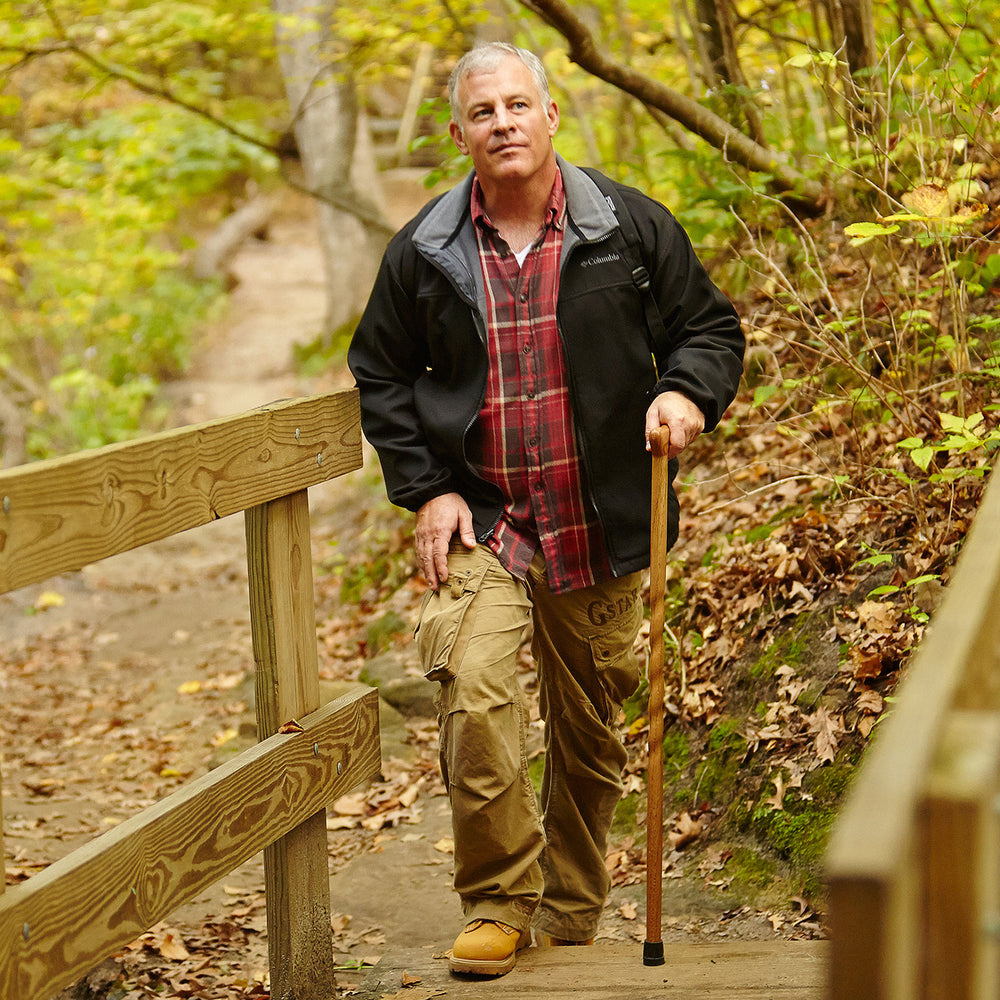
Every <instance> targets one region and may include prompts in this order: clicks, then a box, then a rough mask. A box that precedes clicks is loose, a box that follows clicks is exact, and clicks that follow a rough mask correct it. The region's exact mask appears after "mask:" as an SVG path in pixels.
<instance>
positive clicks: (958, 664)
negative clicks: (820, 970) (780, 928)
mask: <svg viewBox="0 0 1000 1000" xmlns="http://www.w3.org/2000/svg"><path fill="white" fill-rule="evenodd" d="M998 792H1000V482H991V484H990V485H989V487H988V489H987V492H986V495H985V497H984V499H983V502H982V504H981V506H980V509H979V513H978V514H977V516H976V520H975V523H974V525H973V528H972V531H971V532H970V533H969V537H968V539H967V540H966V542H965V545H964V548H963V551H962V554H961V557H960V558H959V561H958V564H957V566H956V570H955V574H954V576H953V578H952V580H951V582H950V583H949V585H948V588H947V592H946V596H945V600H944V603H943V604H942V606H941V608H940V609H939V610H938V612H937V614H936V615H935V617H934V620H933V622H932V625H931V628H930V630H929V631H928V633H927V637H926V639H925V641H924V643H923V644H922V646H921V648H920V650H919V651H918V653H917V654H916V656H915V657H914V659H913V661H912V662H911V664H910V666H909V668H908V672H907V676H906V678H905V680H904V681H903V683H902V684H901V685H900V688H899V691H898V703H897V704H896V705H895V707H894V709H893V711H892V714H891V716H890V717H889V718H888V719H887V720H886V721H885V723H883V724H882V726H880V727H879V731H878V732H877V734H876V739H875V745H874V746H873V747H872V749H871V750H870V751H869V753H868V756H867V758H866V760H865V762H864V765H863V766H862V768H861V773H860V774H859V775H858V778H857V781H856V784H855V787H854V788H853V790H852V792H851V794H850V796H849V798H848V801H847V803H846V805H845V807H844V809H843V811H842V814H841V816H840V818H839V820H838V823H837V825H836V827H835V829H834V834H833V838H832V841H831V844H830V849H829V852H828V855H827V875H828V883H829V887H830V933H831V938H832V941H831V956H830V961H831V964H830V984H829V988H830V997H831V998H832V1000H945V998H946V1000H972V998H977V1000H978V998H986V997H990V998H992V1000H995V998H996V997H997V996H998V995H1000V962H998V957H1000V947H998V946H1000V864H998V862H1000V828H998V819H1000V816H998V805H1000V799H998Z"/></svg>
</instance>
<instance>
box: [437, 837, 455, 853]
mask: <svg viewBox="0 0 1000 1000" xmlns="http://www.w3.org/2000/svg"><path fill="white" fill-rule="evenodd" d="M434 850H435V851H439V852H440V853H441V854H454V853H455V841H454V840H453V839H452V838H451V837H442V838H441V839H440V840H439V841H438V842H437V843H436V844H435V845H434Z"/></svg>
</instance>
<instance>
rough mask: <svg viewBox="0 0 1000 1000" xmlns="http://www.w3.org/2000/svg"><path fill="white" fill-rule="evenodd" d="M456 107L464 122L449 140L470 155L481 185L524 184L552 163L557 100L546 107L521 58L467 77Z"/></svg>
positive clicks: (454, 127)
mask: <svg viewBox="0 0 1000 1000" xmlns="http://www.w3.org/2000/svg"><path fill="white" fill-rule="evenodd" d="M458 106H459V117H460V119H461V121H459V122H452V123H451V125H450V126H449V128H450V131H451V137H452V138H453V139H454V140H455V145H456V146H458V148H459V149H460V150H461V151H462V152H463V153H466V154H467V155H469V156H471V157H472V164H473V166H474V167H475V168H476V173H477V174H478V175H479V179H480V183H491V182H492V183H496V184H500V183H505V182H515V183H516V182H523V181H526V180H529V179H530V178H532V177H533V176H534V175H535V174H537V173H538V171H540V170H541V169H543V168H544V167H545V166H546V165H547V164H548V162H549V160H550V159H552V160H554V157H555V153H554V151H553V149H552V137H553V136H554V135H555V134H556V129H558V127H559V109H558V108H557V107H556V104H555V101H550V102H549V105H548V107H546V106H545V105H544V104H543V103H542V98H541V95H540V94H539V93H538V87H537V85H536V84H535V78H534V77H533V76H532V75H531V70H529V69H528V67H527V66H525V65H524V63H523V62H521V60H520V59H518V58H517V56H513V55H511V56H507V57H505V58H504V59H503V60H502V61H501V62H500V63H498V64H497V67H496V69H494V70H487V71H482V72H478V73H470V74H469V75H467V76H465V77H463V78H462V80H461V82H460V83H459V85H458Z"/></svg>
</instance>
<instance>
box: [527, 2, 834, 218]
mask: <svg viewBox="0 0 1000 1000" xmlns="http://www.w3.org/2000/svg"><path fill="white" fill-rule="evenodd" d="M520 3H521V4H522V5H523V6H524V7H526V8H528V10H531V11H533V12H534V13H535V14H537V15H538V16H539V17H541V18H542V19H543V20H544V21H545V22H546V23H547V24H549V25H551V26H552V27H553V28H555V29H556V31H558V32H559V34H561V35H562V36H563V38H565V39H566V41H567V42H568V43H569V53H568V54H569V58H570V59H571V60H572V61H573V62H575V63H576V64H577V65H578V66H580V68H581V69H584V70H586V71H587V72H588V73H590V74H592V75H593V76H596V77H598V78H599V79H601V80H604V81H605V82H606V83H610V84H611V85H612V86H614V87H617V88H618V89H619V90H624V91H625V92H626V93H629V94H631V95H632V96H633V97H636V98H638V99H639V100H640V101H642V102H643V103H644V104H646V105H649V106H651V107H654V108H658V109H659V110H660V111H662V112H663V113H664V114H666V115H668V116H669V117H670V118H673V119H674V120H675V121H678V122H680V124H681V125H683V126H684V127H685V128H687V129H689V130H690V131H691V132H694V133H695V134H696V135H698V136H700V137H701V138H702V139H704V140H705V141H706V142H708V143H709V144H710V145H712V146H714V147H715V148H716V149H718V150H721V151H722V153H723V154H724V155H725V156H727V157H728V158H730V159H732V160H733V161H734V162H736V163H739V164H740V165H741V166H744V167H746V168H747V169H749V170H755V171H758V172H761V173H769V174H772V175H773V176H774V177H775V178H776V180H777V181H778V183H779V185H780V186H781V187H782V188H783V189H784V190H786V191H789V192H795V193H797V194H798V195H799V196H800V197H804V198H805V199H806V200H807V201H809V202H811V203H813V204H814V205H818V204H819V203H820V202H821V201H822V200H823V188H822V185H820V184H818V183H817V182H816V181H813V180H810V179H809V178H807V177H805V176H804V175H803V174H802V173H801V172H800V171H798V170H796V169H795V168H794V167H793V166H791V165H789V164H788V163H787V162H784V161H782V160H780V159H779V158H778V155H777V154H776V153H775V152H774V151H773V150H770V149H765V148H764V147H763V146H761V145H760V144H758V143H756V142H754V141H753V139H751V138H749V137H748V136H746V135H744V134H743V133H742V132H740V131H739V130H738V129H736V128H734V127H733V126H732V125H730V124H729V122H727V121H725V119H723V118H720V117H719V116H718V115H716V114H715V113H713V112H712V111H710V110H709V109H708V108H705V107H703V106H702V105H700V104H699V103H698V102H697V101H694V100H692V99H691V98H690V97H688V96H687V95H685V94H681V93H679V92H678V91H676V90H673V89H671V88H670V87H667V86H665V85H664V84H662V83H659V82H658V81H656V80H653V79H651V78H650V77H648V76H645V75H643V74H642V73H638V72H636V71H635V70H633V69H632V68H631V67H629V66H625V65H623V64H622V63H620V62H618V61H616V60H615V59H613V58H611V57H610V56H608V55H607V54H606V53H604V52H602V51H601V50H600V49H599V48H598V46H597V43H596V42H595V40H594V37H593V35H592V34H591V32H590V29H589V28H588V27H587V26H586V25H585V24H584V23H583V21H581V20H580V18H579V17H577V15H576V14H575V13H574V12H573V10H572V8H571V7H570V5H569V4H568V3H566V2H565V0H520Z"/></svg>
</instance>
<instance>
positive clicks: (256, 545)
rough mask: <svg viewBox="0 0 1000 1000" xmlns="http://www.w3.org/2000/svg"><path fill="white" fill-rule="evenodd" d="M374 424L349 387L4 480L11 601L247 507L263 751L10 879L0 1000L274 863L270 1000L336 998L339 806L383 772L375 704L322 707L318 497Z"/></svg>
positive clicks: (357, 462) (0, 506) (2, 577)
mask: <svg viewBox="0 0 1000 1000" xmlns="http://www.w3.org/2000/svg"><path fill="white" fill-rule="evenodd" d="M358 413H359V411H358V400H357V393H356V391H355V390H348V391H345V392H339V393H330V394H327V395H323V396H315V397H310V398H307V399H301V400H293V401H290V402H282V403H277V404H274V405H271V406H267V407H262V408H261V409H259V410H254V411H251V412H250V413H247V414H243V415H241V416H236V417H227V418H223V419H220V420H214V421H211V422H208V423H205V424H199V425H196V426H193V427H187V428H182V429H179V430H176V431H169V432H167V433H164V434H159V435H155V436H152V437H149V438H145V439H143V440H139V441H134V442H129V443H125V444H119V445H111V446H109V447H106V448H101V449H98V450H95V451H91V452H82V453H79V454H75V455H71V456H68V457H66V458H61V459H55V460H52V461H47V462H39V463H36V464H33V465H29V466H23V467H19V468H15V469H11V470H9V471H6V472H0V593H6V592H7V591H10V590H14V589H16V588H18V587H23V586H27V585H28V584H32V583H38V582H41V581H43V580H46V579H48V578H49V577H51V576H53V575H55V574H58V573H62V572H66V571H70V570H76V569H79V568H81V567H82V566H85V565H87V564H88V563H92V562H95V561H97V560H99V559H103V558H105V557H106V556H111V555H114V554H116V553H119V552H124V551H126V550H128V549H132V548H135V547H137V546H139V545H143V544H145V543H147V542H152V541H155V540H157V539H161V538H165V537H167V536H168V535H172V534H176V533H177V532H180V531H184V530H186V529H188V528H193V527H196V526H198V525H202V524H206V523H208V522H209V521H212V520H214V519H216V518H220V517H225V516H227V515H229V514H234V513H238V512H240V511H245V517H246V535H247V559H248V564H249V573H250V621H251V628H252V632H253V644H254V658H255V660H256V707H257V722H258V733H259V736H260V739H261V742H260V743H259V744H258V745H257V746H255V747H254V748H252V749H251V750H248V751H246V752H245V753H243V754H241V755H239V756H238V757H236V758H234V759H233V760H232V761H230V762H228V763H226V764H224V765H222V766H221V767H219V768H217V769H216V770H214V771H212V772H210V773H209V774H206V775H204V776H203V777H201V778H198V779H197V780H195V781H192V782H190V783H189V784H187V785H186V786H185V787H183V788H181V789H180V790H178V791H177V792H175V793H174V794H173V795H171V796H169V797H167V798H165V799H163V800H162V801H160V802H158V803H156V805H154V806H152V807H151V808H149V809H147V810H145V811H143V812H142V813H140V814H138V815H136V816H133V817H132V818H130V819H128V820H126V821H125V822H124V823H122V824H121V825H119V826H117V827H116V828H115V829H113V830H112V831H110V832H108V833H106V834H104V835H103V836H100V837H97V838H96V839H95V840H93V841H91V842H90V843H89V844H87V845H85V846H84V847H82V848H80V849H79V850H77V851H75V852H73V853H72V854H70V855H68V856H67V857H65V858H63V859H61V860H59V861H57V862H55V863H54V864H52V865H50V866H49V867H48V868H46V869H45V870H44V871H42V872H41V873H39V874H38V875H35V876H34V877H32V878H30V879H28V880H27V881H26V882H23V883H21V884H19V885H15V886H12V887H11V888H9V889H7V890H6V891H5V892H4V886H3V883H2V881H0V997H3V998H5V1000H6V998H11V1000H13V998H14V997H16V998H17V1000H49V998H50V997H51V996H52V995H54V994H55V993H56V992H57V991H58V990H59V989H61V988H62V987H64V986H66V985H67V984H69V983H72V982H73V981H74V980H75V979H77V978H78V977H80V976H81V975H83V974H84V973H86V972H87V971H88V970H89V969H91V968H92V967H93V966H94V965H96V964H97V963H99V962H100V961H101V960H102V959H103V958H104V957H105V956H106V955H108V954H109V953H110V952H112V951H113V950H114V949H116V948H118V947H121V946H122V945H125V944H128V943H129V942H130V941H133V940H134V939H135V938H136V937H138V936H139V935H140V934H142V933H143V932H144V931H145V930H146V929H147V928H149V927H150V926H152V925H153V924H154V923H156V922H157V921H158V920H161V919H162V918H163V917H165V916H166V915H167V914H168V913H170V912H171V911H172V910H173V909H174V908H176V907H177V906H179V905H180V904H182V903H184V902H185V901H187V900H188V899H190V898H192V897H193V896H194V895H196V894H197V893H198V892H200V891H201V890H202V889H204V888H205V887H206V886H208V885H211V884H212V883H213V882H214V881H216V880H217V879H219V878H220V877H222V876H224V875H226V874H228V873H229V872H231V871H232V870H233V869H234V868H236V867H237V866H239V865H240V864H242V863H243V862H245V861H246V860H248V859H249V858H251V857H252V856H253V855H254V854H256V853H257V852H258V851H260V850H263V851H264V864H265V881H266V889H267V921H268V942H269V949H270V965H271V995H272V996H273V997H275V998H276V1000H277V998H282V1000H284V998H292V997H294V998H296V1000H328V998H330V997H332V996H333V995H334V992H335V987H334V976H333V949H332V939H331V931H330V897H329V883H328V874H327V846H326V823H325V807H326V805H327V804H328V803H329V802H330V801H332V800H333V799H334V798H336V797H337V796H338V795H340V794H342V793H343V792H345V791H346V790H348V789H349V788H351V787H353V786H355V785H357V784H359V783H360V782H362V781H364V780H365V779H366V778H368V777H371V776H372V775H373V774H374V773H376V772H377V770H378V768H379V766H380V753H379V733H378V704H377V695H376V692H375V691H374V689H373V690H372V691H369V692H365V693H363V694H361V695H357V696H355V695H351V696H347V697H344V698H341V699H339V700H337V701H334V702H331V703H330V704H328V705H325V706H322V707H321V706H320V704H319V674H318V668H317V654H316V622H315V613H314V607H313V584H312V558H311V542H310V532H309V505H308V495H307V490H308V488H309V487H310V486H314V485H316V484H318V483H320V482H323V481H325V480H328V479H332V478H334V477H335V476H338V475H342V474H343V473H346V472H349V471H351V470H353V469H357V468H359V467H360V466H361V431H360V423H359V415H358ZM293 719H294V720H295V721H296V722H298V723H299V725H300V726H301V731H296V732H290V733H285V734H282V733H279V732H278V730H279V728H281V727H283V726H284V724H285V723H287V722H289V721H291V720H293ZM293 728H296V729H297V728H298V727H293ZM8 738H9V734H8ZM0 817H2V812H0ZM2 829H3V828H2V823H0V856H2V848H3V837H2Z"/></svg>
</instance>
